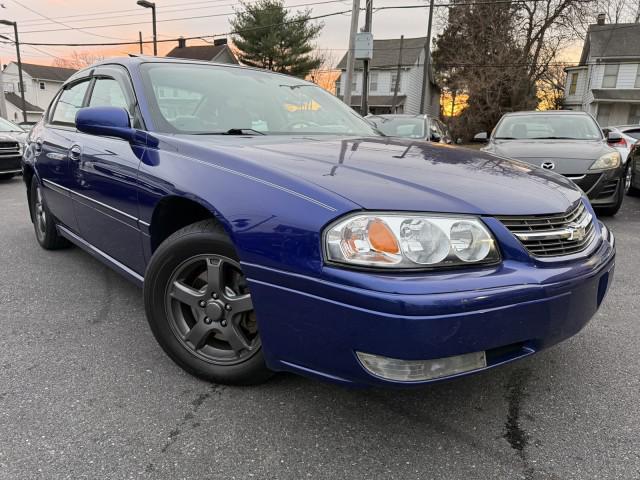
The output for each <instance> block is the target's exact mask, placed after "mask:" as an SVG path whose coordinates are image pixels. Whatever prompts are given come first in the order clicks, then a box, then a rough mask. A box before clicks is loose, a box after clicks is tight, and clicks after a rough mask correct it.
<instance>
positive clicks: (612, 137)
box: [607, 132, 622, 143]
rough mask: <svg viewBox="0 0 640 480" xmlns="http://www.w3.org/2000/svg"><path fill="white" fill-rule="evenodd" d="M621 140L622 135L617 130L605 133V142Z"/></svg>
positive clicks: (618, 141)
mask: <svg viewBox="0 0 640 480" xmlns="http://www.w3.org/2000/svg"><path fill="white" fill-rule="evenodd" d="M621 141H622V135H620V134H619V133H618V132H609V133H607V143H620V142H621Z"/></svg>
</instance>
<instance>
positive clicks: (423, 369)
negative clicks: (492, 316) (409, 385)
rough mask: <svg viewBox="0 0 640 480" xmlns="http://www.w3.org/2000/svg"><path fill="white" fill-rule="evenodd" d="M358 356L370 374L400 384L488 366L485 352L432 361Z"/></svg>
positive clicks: (360, 354)
mask: <svg viewBox="0 0 640 480" xmlns="http://www.w3.org/2000/svg"><path fill="white" fill-rule="evenodd" d="M356 355H357V356H358V359H360V362H361V363H362V366H363V367H364V368H365V369H366V370H367V371H368V372H369V373H372V374H373V375H375V376H377V377H382V378H384V379H387V380H396V381H398V382H419V381H423V380H432V379H434V378H440V377H448V376H450V375H456V374H458V373H464V372H470V371H472V370H478V369H479V368H484V367H486V366H487V358H486V356H485V354H484V352H473V353H465V354H464V355H455V356H453V357H445V358H436V359H432V360H400V359H397V358H389V357H382V356H380V355H372V354H370V353H362V352H356Z"/></svg>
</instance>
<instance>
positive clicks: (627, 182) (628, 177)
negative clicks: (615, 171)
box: [624, 163, 633, 193]
mask: <svg viewBox="0 0 640 480" xmlns="http://www.w3.org/2000/svg"><path fill="white" fill-rule="evenodd" d="M632 180H633V170H632V169H631V163H629V164H628V165H627V168H626V169H625V171H624V193H629V190H631V182H632Z"/></svg>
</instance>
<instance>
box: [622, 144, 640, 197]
mask: <svg viewBox="0 0 640 480" xmlns="http://www.w3.org/2000/svg"><path fill="white" fill-rule="evenodd" d="M627 165H628V169H629V173H630V174H629V176H628V177H625V182H626V184H625V188H626V190H627V193H628V194H629V195H632V196H634V197H638V196H640V140H639V141H637V142H636V143H634V144H633V145H631V149H630V150H629V156H628V157H627Z"/></svg>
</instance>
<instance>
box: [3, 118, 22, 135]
mask: <svg viewBox="0 0 640 480" xmlns="http://www.w3.org/2000/svg"><path fill="white" fill-rule="evenodd" d="M0 132H20V133H22V132H24V130H23V129H22V128H20V127H19V126H18V125H16V124H15V123H11V122H10V121H9V120H5V119H4V118H0Z"/></svg>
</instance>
